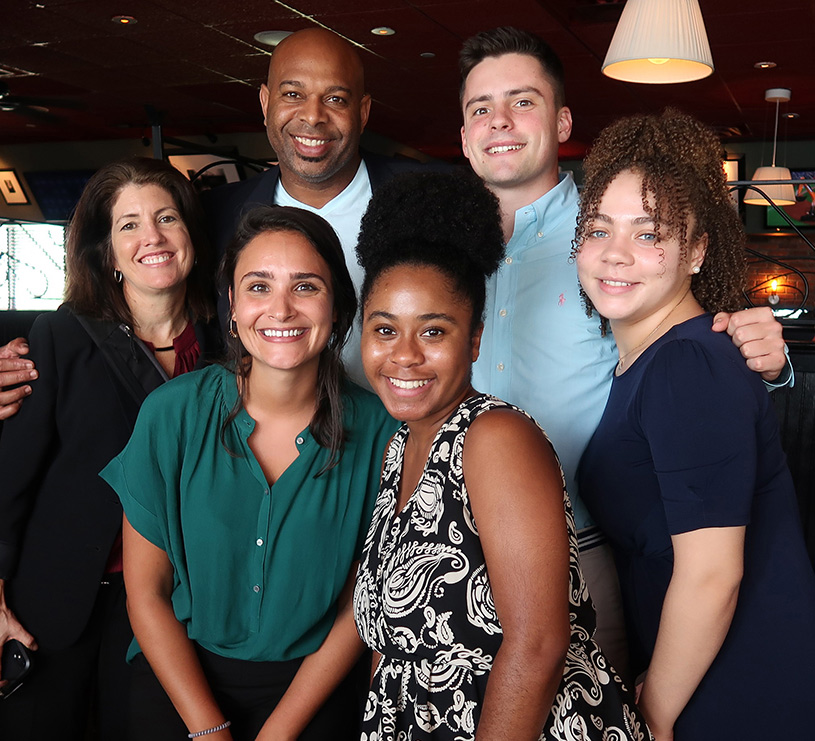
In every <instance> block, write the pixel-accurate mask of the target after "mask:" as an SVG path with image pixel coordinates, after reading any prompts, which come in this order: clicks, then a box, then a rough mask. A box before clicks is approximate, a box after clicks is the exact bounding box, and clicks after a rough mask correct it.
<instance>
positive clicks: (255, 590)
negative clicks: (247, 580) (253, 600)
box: [252, 584, 260, 594]
mask: <svg viewBox="0 0 815 741" xmlns="http://www.w3.org/2000/svg"><path fill="white" fill-rule="evenodd" d="M252 591H253V592H254V593H255V594H257V593H258V592H259V591H260V587H259V586H258V585H257V584H255V586H254V587H252Z"/></svg>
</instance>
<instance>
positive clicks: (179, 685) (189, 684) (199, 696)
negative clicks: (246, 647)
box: [122, 517, 232, 741]
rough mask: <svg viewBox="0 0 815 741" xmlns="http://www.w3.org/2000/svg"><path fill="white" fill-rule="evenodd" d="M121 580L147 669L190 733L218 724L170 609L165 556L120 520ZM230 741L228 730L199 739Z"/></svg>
mask: <svg viewBox="0 0 815 741" xmlns="http://www.w3.org/2000/svg"><path fill="white" fill-rule="evenodd" d="M122 537H123V544H124V577H125V588H126V589H127V613H128V615H129V617H130V624H131V626H132V627H133V634H134V635H135V636H136V640H137V641H138V642H139V646H140V648H141V649H142V651H143V652H144V655H145V657H146V658H147V661H148V662H149V663H150V667H151V668H152V670H153V672H154V673H155V675H156V677H157V678H158V680H159V682H161V686H162V687H163V688H164V691H165V692H166V693H167V696H168V697H169V698H170V700H171V701H172V703H173V705H174V706H175V709H176V710H177V711H178V714H179V715H180V716H181V719H182V720H183V721H184V723H185V724H186V726H187V728H188V729H189V730H190V732H197V731H203V730H205V729H207V728H215V727H216V726H219V725H221V724H222V723H223V722H224V721H225V720H226V718H224V715H223V713H222V712H221V709H220V708H219V707H218V703H217V702H216V701H215V697H214V696H213V694H212V690H211V689H210V686H209V683H208V681H207V678H206V676H205V674H204V670H203V669H202V668H201V662H200V661H199V660H198V654H197V653H196V651H195V644H194V643H193V642H192V641H191V640H190V639H189V638H188V637H187V630H186V627H185V626H184V625H182V624H181V623H180V622H178V620H177V619H176V616H175V612H174V611H173V604H172V601H171V599H172V593H173V566H172V564H171V563H170V559H169V558H168V557H167V554H166V553H165V552H164V551H163V550H161V548H158V547H157V546H155V545H153V544H152V543H151V542H150V541H149V540H147V539H146V538H145V537H144V536H142V535H141V534H140V533H138V532H137V531H136V530H135V529H134V528H133V526H132V525H131V524H130V523H129V522H128V521H127V517H125V518H124V522H123V525H122ZM201 738H205V739H206V741H231V739H232V734H231V733H230V731H229V729H228V728H227V729H225V730H223V731H218V732H217V733H211V734H207V735H206V736H202V737H201Z"/></svg>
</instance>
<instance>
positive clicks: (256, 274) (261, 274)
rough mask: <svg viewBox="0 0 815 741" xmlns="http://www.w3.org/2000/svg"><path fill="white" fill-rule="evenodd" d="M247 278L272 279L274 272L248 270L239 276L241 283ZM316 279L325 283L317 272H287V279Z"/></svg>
mask: <svg viewBox="0 0 815 741" xmlns="http://www.w3.org/2000/svg"><path fill="white" fill-rule="evenodd" d="M247 278H265V279H266V280H274V273H273V272H272V271H271V270H250V271H249V272H248V273H246V274H245V275H244V276H242V277H241V283H243V281H245V280H246V279H247ZM315 279H316V280H318V281H320V283H322V284H323V285H327V284H326V281H325V278H323V276H322V275H320V274H319V273H289V280H315Z"/></svg>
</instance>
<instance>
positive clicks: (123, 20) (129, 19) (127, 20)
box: [110, 15, 138, 26]
mask: <svg viewBox="0 0 815 741" xmlns="http://www.w3.org/2000/svg"><path fill="white" fill-rule="evenodd" d="M110 20H111V21H113V22H114V23H119V24H121V25H122V26H127V25H131V24H133V23H138V21H137V20H136V19H135V18H134V17H133V16H132V15H114V16H113V18H111V19H110Z"/></svg>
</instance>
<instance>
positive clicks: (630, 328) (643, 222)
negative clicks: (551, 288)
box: [575, 110, 815, 741]
mask: <svg viewBox="0 0 815 741" xmlns="http://www.w3.org/2000/svg"><path fill="white" fill-rule="evenodd" d="M721 163H722V147H721V144H720V142H719V141H718V139H717V138H716V137H715V135H714V134H713V132H712V131H711V130H710V129H708V128H707V127H706V126H704V125H703V124H701V123H700V122H699V121H696V120H695V119H693V118H691V117H689V116H686V115H684V114H680V113H678V112H676V111H670V110H669V111H666V112H665V113H664V114H662V115H661V116H636V117H633V118H628V119H623V120H620V121H618V122H616V123H614V124H611V125H610V126H609V127H608V128H606V129H605V130H604V131H603V132H602V133H601V134H600V137H599V138H598V140H597V141H596V142H595V144H594V147H593V149H592V151H591V153H590V155H589V156H588V158H587V159H586V161H585V165H584V166H585V176H586V182H585V187H584V190H583V194H582V204H581V210H580V216H579V219H578V230H577V237H576V241H575V251H576V257H577V267H578V273H579V276H580V283H581V286H582V288H583V290H584V292H585V295H586V303H587V307H588V310H589V312H590V313H591V312H592V311H597V312H598V313H599V315H600V316H601V318H602V319H601V321H602V323H603V325H604V326H606V325H610V327H611V331H612V332H613V333H614V339H615V341H616V343H617V348H618V350H619V362H618V364H617V367H616V372H615V378H614V382H613V384H612V388H611V394H610V396H609V400H608V404H607V406H606V409H605V412H604V415H603V418H602V420H601V422H600V425H599V427H598V429H597V432H596V433H595V435H594V437H593V438H592V440H591V442H590V444H589V446H588V448H587V450H586V453H585V454H584V456H583V460H582V463H581V477H580V491H581V493H582V495H583V498H584V499H585V501H586V504H587V505H588V506H589V508H590V510H591V512H592V514H593V515H594V517H595V519H596V521H597V524H598V525H599V526H600V527H601V528H602V529H603V530H604V531H605V533H606V534H607V536H608V538H609V540H610V542H611V544H612V547H613V549H614V551H615V558H616V562H617V568H618V572H619V576H620V584H621V587H622V591H623V602H624V607H625V610H626V617H627V621H628V624H629V629H630V636H629V643H630V645H631V650H632V652H633V656H632V669H634V671H635V672H640V673H643V672H646V670H647V673H645V674H644V681H643V680H639V681H640V682H641V684H640V689H641V692H640V694H639V706H640V709H641V710H642V711H643V713H644V714H645V717H646V719H647V721H648V724H649V726H650V728H651V730H652V732H653V733H654V735H655V737H656V739H657V741H664V740H666V739H676V741H706V740H708V739H709V740H710V741H713V740H714V739H716V740H717V741H718V740H720V739H739V741H749V740H750V739H756V740H758V739H768V738H806V737H811V735H812V730H811V719H809V718H808V715H809V713H808V711H806V710H805V708H806V707H808V706H809V705H810V703H811V700H812V697H813V694H815V679H813V676H812V666H813V665H815V637H814V636H813V624H815V623H813V619H815V577H813V572H812V567H811V565H810V562H809V559H808V557H807V553H806V549H805V547H804V541H803V537H802V534H801V528H800V524H799V522H798V513H797V505H796V498H795V491H794V488H793V483H792V478H791V476H790V473H789V471H788V469H787V466H786V462H785V458H784V454H783V451H782V449H781V444H780V440H779V434H778V425H777V421H776V417H775V413H774V409H773V405H772V402H771V400H770V398H769V395H768V394H767V392H766V390H765V388H764V386H763V385H762V383H761V381H760V379H759V378H758V376H757V374H755V373H753V372H752V371H750V370H749V369H748V368H747V367H746V366H745V364H744V361H743V360H742V359H741V357H740V355H739V352H738V350H737V349H736V348H735V347H734V345H733V343H732V342H731V341H730V338H729V337H728V336H727V335H721V334H716V333H714V332H711V331H710V327H711V324H712V313H715V312H717V311H722V310H724V311H732V310H735V309H738V308H740V307H741V305H742V298H741V292H742V287H743V284H744V279H745V259H744V249H743V245H744V233H743V230H742V227H741V223H740V221H739V218H738V214H737V212H736V210H735V209H734V208H733V205H732V202H731V200H730V197H729V193H728V190H727V186H726V182H725V175H724V173H723V170H722V164H721Z"/></svg>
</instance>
